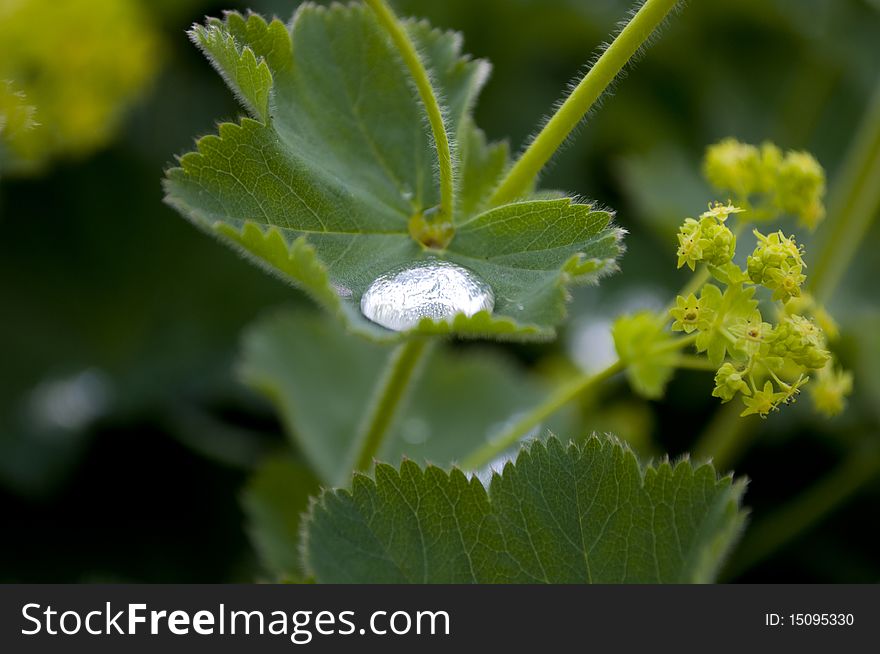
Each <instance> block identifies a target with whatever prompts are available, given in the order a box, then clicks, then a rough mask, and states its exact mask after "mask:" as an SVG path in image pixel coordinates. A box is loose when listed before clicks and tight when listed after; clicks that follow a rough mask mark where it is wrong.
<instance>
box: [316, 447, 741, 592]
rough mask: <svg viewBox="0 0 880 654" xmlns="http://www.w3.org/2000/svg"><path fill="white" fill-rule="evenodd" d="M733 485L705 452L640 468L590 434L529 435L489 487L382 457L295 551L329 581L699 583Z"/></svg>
mask: <svg viewBox="0 0 880 654" xmlns="http://www.w3.org/2000/svg"><path fill="white" fill-rule="evenodd" d="M743 488H744V485H743V484H742V483H741V482H733V481H732V479H731V478H730V477H724V478H721V479H719V478H718V476H717V475H716V473H715V470H714V468H712V466H710V465H708V464H706V465H701V466H697V467H695V466H693V465H692V464H691V463H690V462H688V461H681V462H679V463H678V464H676V465H674V466H673V465H671V464H670V463H668V462H664V463H661V464H660V465H658V466H648V467H645V468H643V467H641V466H640V465H639V462H638V460H637V459H636V457H635V455H634V454H633V453H632V452H631V451H630V450H629V449H627V448H626V447H624V446H623V445H621V444H620V443H619V442H617V441H614V440H611V439H606V438H599V437H594V438H591V439H590V440H588V441H587V442H585V443H584V444H582V445H573V444H572V445H570V446H568V447H565V446H563V445H562V443H560V442H559V441H558V440H556V439H555V438H554V439H550V440H549V441H546V443H544V442H536V443H534V444H532V445H531V446H529V447H526V448H524V449H523V450H522V451H521V452H520V454H519V456H518V457H517V459H516V462H515V463H509V464H508V465H506V466H505V468H504V471H503V472H502V473H501V474H500V475H497V474H496V475H494V476H493V477H492V480H491V483H490V484H489V488H488V489H487V488H485V487H484V486H483V485H482V483H480V481H479V480H478V479H476V478H475V477H472V478H468V477H467V476H465V474H464V473H462V472H461V471H460V470H457V469H453V470H452V471H451V472H445V471H443V470H441V469H439V468H435V467H427V468H425V469H422V468H420V467H419V466H418V465H417V464H415V463H413V462H404V463H403V464H402V465H401V467H400V469H399V470H398V469H396V468H393V467H392V466H389V465H384V464H382V465H380V466H378V467H377V469H376V473H375V480H373V479H371V478H368V477H366V476H362V475H359V476H357V477H356V478H355V481H354V484H353V487H352V489H351V490H350V491H348V490H330V491H325V492H324V493H323V494H322V495H321V497H320V498H319V499H318V500H317V501H316V503H315V504H314V505H313V506H312V509H311V512H310V514H309V516H308V518H307V521H306V523H305V532H304V533H305V541H304V547H303V551H304V555H305V564H306V567H307V569H308V570H309V571H310V573H312V574H313V575H314V577H315V579H316V580H317V581H319V582H330V583H333V582H340V583H341V582H348V583H350V582H360V583H383V582H384V583H406V582H409V583H470V582H475V583H501V582H511V583H514V582H519V583H535V582H538V583H587V582H592V583H621V582H631V583H660V582H707V581H711V580H712V579H713V578H714V576H715V573H716V572H717V570H718V566H719V565H720V563H721V561H722V560H723V558H724V557H725V555H726V553H727V552H728V551H729V549H730V547H731V545H732V544H733V542H734V540H735V539H736V537H737V536H738V534H739V531H740V528H741V526H742V524H743V520H744V513H743V512H742V511H741V509H740V499H741V496H742V492H743Z"/></svg>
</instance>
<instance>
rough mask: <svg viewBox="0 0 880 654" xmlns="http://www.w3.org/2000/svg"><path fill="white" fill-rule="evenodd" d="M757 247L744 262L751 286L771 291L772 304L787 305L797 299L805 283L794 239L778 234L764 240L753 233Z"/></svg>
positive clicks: (799, 249)
mask: <svg viewBox="0 0 880 654" xmlns="http://www.w3.org/2000/svg"><path fill="white" fill-rule="evenodd" d="M755 236H757V237H758V244H757V246H756V247H755V251H754V252H753V253H752V254H751V255H750V256H749V258H748V260H747V262H746V270H747V272H748V275H749V278H750V279H751V280H752V282H753V283H754V284H761V285H763V286H765V287H767V288H768V289H770V290H771V291H773V299H774V300H782V301H783V302H787V301H788V300H789V299H791V298H792V297H797V296H799V295H800V292H801V290H800V289H801V285H802V284H803V283H804V281H805V280H806V275H804V274H803V269H804V268H805V267H806V264H804V260H803V257H802V251H801V248H800V246H798V244H797V243H796V242H795V240H794V237H793V236H791V237H787V236H785V235H783V233H782V232H774V233H772V234H769V235H768V236H764V235H763V234H761V232H759V231H758V230H755Z"/></svg>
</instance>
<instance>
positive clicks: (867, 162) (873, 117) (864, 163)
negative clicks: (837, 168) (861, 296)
mask: <svg viewBox="0 0 880 654" xmlns="http://www.w3.org/2000/svg"><path fill="white" fill-rule="evenodd" d="M841 170H842V172H841V173H840V174H839V175H838V177H837V182H836V183H835V185H834V188H833V190H832V192H831V198H830V200H829V210H828V213H829V216H830V220H829V224H828V226H827V229H826V231H825V232H824V233H823V234H822V236H823V238H822V239H821V240H820V243H819V254H818V256H817V258H816V263H815V264H813V268H812V271H811V274H810V285H811V287H812V290H813V295H814V297H815V298H816V300H817V301H818V302H819V303H820V304H825V303H827V301H828V299H829V298H830V297H831V296H832V295H833V294H834V291H835V289H836V288H837V285H838V284H839V283H840V281H841V278H842V277H843V274H844V272H845V271H846V269H847V268H848V267H849V264H850V262H851V261H852V258H853V257H854V256H855V254H856V252H857V251H858V249H859V246H860V245H862V244H863V242H864V240H865V234H866V233H867V231H868V229H869V228H870V226H871V222H872V221H873V220H874V218H875V217H876V216H877V214H878V213H880V84H878V87H877V91H876V92H875V94H874V99H873V101H872V103H871V106H870V108H869V109H868V111H867V113H866V114H865V117H864V119H863V120H862V123H861V126H860V127H859V129H858V131H857V132H856V135H855V137H854V138H853V141H852V143H851V144H850V147H849V151H848V153H847V155H846V158H845V159H844V163H843V166H842V169H841Z"/></svg>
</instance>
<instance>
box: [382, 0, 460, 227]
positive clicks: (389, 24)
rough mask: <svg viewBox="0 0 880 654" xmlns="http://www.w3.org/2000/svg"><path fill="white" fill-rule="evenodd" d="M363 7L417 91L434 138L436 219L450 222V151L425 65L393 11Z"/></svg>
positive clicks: (452, 193)
mask: <svg viewBox="0 0 880 654" xmlns="http://www.w3.org/2000/svg"><path fill="white" fill-rule="evenodd" d="M366 3H367V5H369V7H370V8H371V9H372V10H373V12H374V13H375V14H376V18H377V19H378V20H379V24H380V25H382V27H383V28H385V31H386V32H388V35H389V36H390V37H391V40H392V41H393V42H394V45H395V46H396V47H397V50H398V52H400V56H401V57H403V62H404V63H405V64H406V67H407V68H408V69H409V72H410V75H412V78H413V82H414V83H415V85H416V89H417V90H418V92H419V98H421V100H422V105H424V107H425V113H427V115H428V122H429V123H430V125H431V132H432V133H433V135H434V144H435V146H436V148H437V161H438V168H439V170H440V219H441V220H445V221H451V220H452V212H453V208H454V207H455V189H454V185H453V178H452V151H451V149H450V146H449V136H448V135H447V134H446V124H445V123H444V122H443V113H442V112H441V110H440V103H439V102H438V101H437V94H436V93H435V92H434V87H433V86H432V85H431V79H430V78H429V77H428V72H427V70H425V65H424V63H423V62H422V60H421V58H420V57H419V53H418V52H417V51H416V48H415V46H414V45H413V42H412V41H411V40H410V38H409V35H408V34H407V33H406V30H405V29H404V27H403V25H401V24H400V21H399V20H398V19H397V16H395V15H394V11H393V10H392V9H391V7H389V6H388V3H387V2H385V0H366Z"/></svg>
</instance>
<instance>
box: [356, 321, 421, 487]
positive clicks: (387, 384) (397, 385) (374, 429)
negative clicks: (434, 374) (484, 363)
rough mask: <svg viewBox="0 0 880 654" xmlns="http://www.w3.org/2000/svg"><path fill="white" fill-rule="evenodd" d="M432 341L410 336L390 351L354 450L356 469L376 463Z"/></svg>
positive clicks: (361, 470) (365, 469)
mask: <svg viewBox="0 0 880 654" xmlns="http://www.w3.org/2000/svg"><path fill="white" fill-rule="evenodd" d="M431 342H432V341H431V340H430V339H427V338H419V337H415V338H411V339H410V340H408V341H406V342H405V343H403V344H402V345H399V346H398V347H397V349H395V350H394V352H392V353H391V356H390V357H389V358H388V364H387V366H386V368H385V371H384V372H383V373H382V378H381V380H380V381H379V384H378V387H377V390H376V395H375V396H374V398H373V401H372V402H371V403H370V406H369V408H368V410H367V414H366V416H365V419H364V422H363V423H362V426H361V429H360V436H359V438H358V439H357V441H356V446H355V449H354V450H353V451H354V452H355V454H354V465H353V466H352V468H353V469H354V470H357V471H360V472H364V471H367V470H369V469H370V467H371V466H372V465H373V459H374V458H375V456H376V454H377V453H378V452H379V449H380V448H381V447H382V444H383V443H384V442H385V438H386V437H387V436H388V434H389V433H390V431H391V426H392V425H393V423H394V419H395V418H396V417H397V415H398V413H400V410H401V408H402V407H403V405H404V402H405V401H406V399H407V395H408V391H409V389H410V387H411V386H412V382H413V380H414V378H415V376H416V373H417V372H418V368H419V364H420V363H421V362H422V361H423V360H424V358H425V355H426V354H427V352H428V351H429V349H430V344H431Z"/></svg>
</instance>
